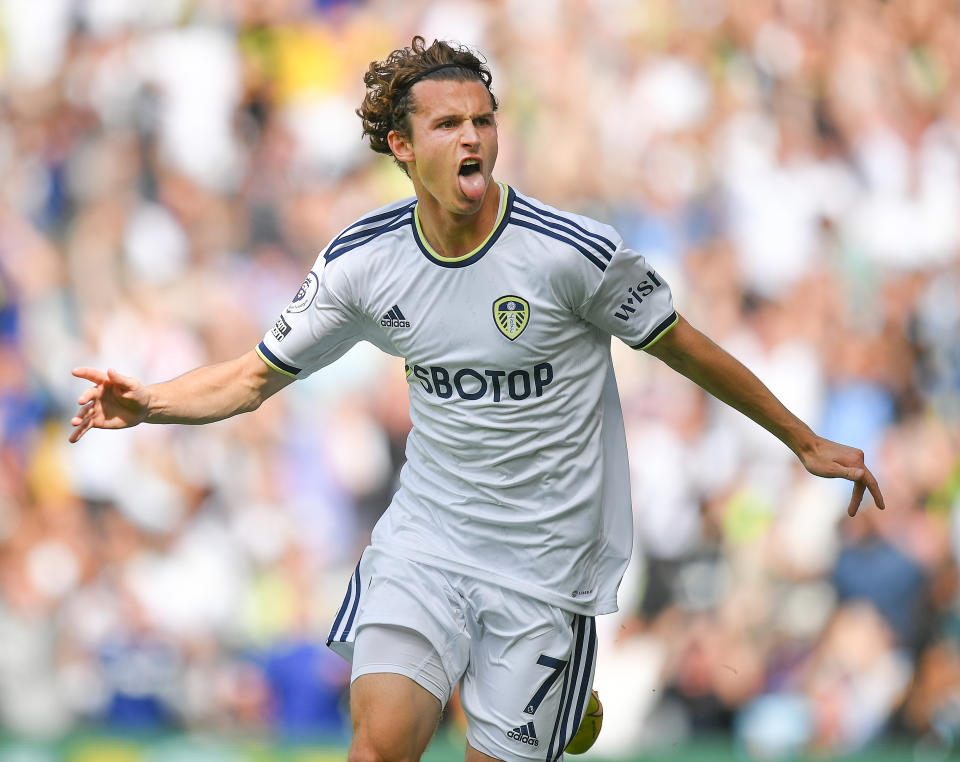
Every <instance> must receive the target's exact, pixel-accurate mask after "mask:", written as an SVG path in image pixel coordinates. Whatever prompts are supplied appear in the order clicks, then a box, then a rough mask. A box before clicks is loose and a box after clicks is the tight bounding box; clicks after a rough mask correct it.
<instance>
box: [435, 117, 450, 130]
mask: <svg viewBox="0 0 960 762" xmlns="http://www.w3.org/2000/svg"><path fill="white" fill-rule="evenodd" d="M438 126H439V127H440V128H441V129H444V130H449V129H450V128H451V127H453V126H454V121H453V120H452V119H445V120H444V121H442V122H440V124H439V125H438Z"/></svg>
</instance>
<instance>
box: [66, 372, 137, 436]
mask: <svg viewBox="0 0 960 762" xmlns="http://www.w3.org/2000/svg"><path fill="white" fill-rule="evenodd" d="M73 375H75V376H76V377H77V378H85V379H87V380H88V381H92V382H93V384H94V386H91V387H89V388H88V389H87V390H86V391H84V393H83V394H81V395H80V396H79V397H78V398H77V404H78V405H80V410H78V411H77V414H76V415H75V416H74V417H73V418H72V419H71V421H70V423H71V424H72V425H73V427H74V429H73V433H71V434H70V441H71V442H76V441H77V440H78V439H80V437H82V436H83V435H84V434H86V433H87V431H88V430H89V429H125V428H128V427H130V426H136V425H137V424H138V423H141V422H142V421H143V420H144V419H145V418H146V417H147V413H148V412H149V410H150V406H149V394H148V393H147V389H146V387H145V386H144V385H143V384H141V383H140V382H139V381H138V380H137V379H135V378H131V377H130V376H123V375H121V374H120V373H118V372H117V371H116V370H114V369H113V368H110V369H108V370H107V371H106V372H104V371H102V370H97V369H96V368H74V369H73Z"/></svg>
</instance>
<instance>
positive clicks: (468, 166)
mask: <svg viewBox="0 0 960 762" xmlns="http://www.w3.org/2000/svg"><path fill="white" fill-rule="evenodd" d="M479 171H480V162H479V160H477V159H467V160H465V161H464V162H463V164H461V165H460V172H459V174H460V176H461V177H469V176H470V175H475V174H476V173H477V172H479Z"/></svg>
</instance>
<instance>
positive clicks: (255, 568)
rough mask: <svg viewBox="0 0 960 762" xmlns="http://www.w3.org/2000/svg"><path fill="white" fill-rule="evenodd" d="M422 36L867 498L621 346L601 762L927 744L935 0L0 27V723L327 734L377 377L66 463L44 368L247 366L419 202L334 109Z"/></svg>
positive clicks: (950, 641) (566, 192) (67, 5)
mask: <svg viewBox="0 0 960 762" xmlns="http://www.w3.org/2000/svg"><path fill="white" fill-rule="evenodd" d="M415 32H422V33H424V34H427V35H428V36H433V35H437V36H443V37H450V38H455V39H460V40H462V41H463V42H465V43H468V44H471V45H474V46H476V47H478V48H479V49H481V50H483V51H485V52H486V53H488V54H489V56H490V58H491V64H492V68H493V72H494V77H495V81H494V86H495V90H496V92H497V93H498V95H499V96H500V98H501V102H502V108H501V110H500V113H499V114H498V120H499V125H500V133H501V152H500V164H499V171H500V177H501V178H502V179H503V180H506V181H508V182H511V183H515V184H516V185H517V186H518V187H520V188H521V189H522V190H524V191H525V192H529V193H533V194H534V195H538V196H540V197H542V198H543V199H544V200H545V201H549V202H550V203H553V204H556V205H558V206H562V207H567V208H571V209H579V210H582V211H583V212H584V213H587V214H591V215H594V216H598V217H601V218H603V219H605V220H607V221H609V222H611V223H612V224H615V225H616V226H617V227H618V228H619V229H620V230H621V232H622V233H623V235H624V237H625V238H626V240H627V241H628V243H630V244H631V245H633V246H635V247H637V248H639V249H642V250H644V251H645V252H646V253H647V255H648V256H650V257H651V258H652V259H654V260H655V261H656V262H657V266H658V268H660V269H661V270H663V271H664V272H665V273H667V275H668V276H669V278H670V281H671V284H672V286H673V287H674V291H675V293H676V294H677V300H678V306H679V308H680V309H681V310H682V311H683V312H684V313H685V314H687V315H688V316H689V317H690V318H691V320H692V322H694V323H695V324H697V325H700V326H702V327H704V328H705V329H706V330H707V332H708V333H710V335H711V336H713V337H714V338H715V339H716V340H717V341H718V342H721V343H723V344H724V345H725V346H726V347H727V348H728V349H730V350H731V351H732V352H734V353H735V354H736V355H737V356H739V357H740V358H741V359H743V360H744V361H745V362H746V363H747V364H748V365H749V366H750V367H751V368H753V369H754V370H755V371H756V372H757V373H758V375H759V376H760V377H761V379H762V380H764V382H765V383H767V384H768V385H769V386H770V387H771V388H772V390H773V391H774V392H775V393H776V394H777V395H778V396H780V397H781V398H782V399H783V400H784V401H785V402H786V403H787V404H788V405H789V406H790V407H791V408H793V409H794V410H796V411H797V412H798V413H799V414H800V415H801V417H803V418H804V419H805V420H806V421H807V422H809V423H810V424H811V425H813V426H814V427H815V428H817V429H818V430H820V431H821V432H822V433H824V434H825V435H827V436H830V437H832V438H835V439H839V440H843V441H847V442H851V443H854V444H856V446H858V447H860V448H862V449H863V450H865V451H866V453H867V460H868V462H870V463H871V464H872V465H873V466H874V468H875V470H876V472H877V473H878V476H879V477H880V482H881V484H882V485H883V487H884V489H885V493H886V496H887V501H888V505H889V506H890V507H889V509H888V510H887V512H886V513H885V514H878V513H875V512H873V511H871V510H869V509H868V510H865V512H864V513H863V515H861V516H858V517H857V519H856V520H855V521H853V522H848V521H847V520H846V519H845V517H844V507H845V505H846V499H847V495H846V494H844V493H843V491H842V490H839V491H838V489H837V488H836V487H837V485H834V484H830V483H818V482H814V481H812V480H811V479H810V478H808V477H807V476H806V475H805V474H804V473H803V472H802V471H800V470H799V468H798V467H797V466H796V464H795V462H794V460H793V458H792V456H791V454H790V453H789V452H787V451H786V450H785V449H783V448H780V447H779V445H777V444H776V442H774V441H773V440H772V439H771V438H770V437H769V435H767V434H766V433H765V432H762V431H760V430H759V429H758V428H757V427H755V426H754V425H753V424H751V423H750V422H748V421H746V420H744V419H743V418H742V417H740V416H738V415H736V414H733V413H731V412H730V411H728V410H726V409H723V408H722V407H720V406H718V405H716V404H714V402H713V401H712V400H709V399H707V398H705V397H704V396H703V395H702V393H701V392H700V391H699V390H697V389H695V388H693V387H691V386H689V385H687V384H685V383H682V382H681V381H680V380H678V378H677V377H676V375H675V374H673V373H672V372H670V371H668V370H666V369H665V368H663V367H660V366H658V365H656V364H655V363H652V362H651V361H650V360H648V359H646V358H645V357H643V356H640V355H638V354H637V353H632V352H630V351H628V350H625V349H623V348H621V347H615V348H614V353H615V360H616V363H617V366H618V376H619V379H620V388H621V395H622V398H623V407H624V411H625V415H626V419H627V425H628V432H627V434H628V441H629V442H630V452H631V458H632V470H633V489H634V496H635V511H636V528H637V534H636V545H637V560H636V563H635V564H634V565H633V566H632V567H631V570H630V571H629V573H628V576H627V578H626V579H625V581H624V586H623V591H622V601H621V603H622V608H623V609H624V610H623V611H622V612H621V613H620V614H618V615H616V617H612V618H611V622H612V624H610V626H609V627H607V626H604V628H603V629H602V632H605V633H607V636H606V641H607V642H606V643H605V644H604V645H603V647H602V648H601V651H600V658H601V663H600V666H599V672H598V674H599V676H600V677H599V678H598V680H603V679H604V676H605V675H611V674H613V675H616V674H617V670H621V671H623V670H627V671H629V673H630V674H632V675H635V676H636V683H635V684H634V683H630V684H629V685H626V686H623V685H614V683H616V682H617V681H616V679H615V678H614V679H610V678H608V682H607V684H604V683H603V682H600V683H599V684H598V687H599V689H600V690H601V692H604V691H606V693H604V695H605V697H607V696H609V697H610V698H613V697H616V698H615V699H614V700H613V701H611V700H610V698H605V701H606V710H607V712H606V714H607V717H606V722H605V731H604V735H603V736H601V741H600V744H599V745H598V751H599V752H602V753H609V754H615V753H629V752H630V751H635V750H636V749H637V748H639V747H644V746H647V747H655V746H658V745H664V744H665V745H668V746H669V745H670V744H672V743H675V742H678V741H680V740H682V739H683V738H684V737H685V736H686V735H688V734H690V733H692V732H697V731H701V730H705V729H710V730H721V731H728V732H734V733H735V734H736V737H737V743H738V744H739V746H740V748H741V750H742V751H743V753H744V754H745V755H747V756H748V757H753V758H757V759H761V758H762V759H786V758H789V757H790V756H791V755H795V754H799V753H801V752H802V751H803V750H808V751H816V752H817V753H823V754H831V753H839V752H846V751H851V750H854V749H857V748H859V747H861V746H863V745H864V744H866V743H869V742H870V741H872V740H874V739H876V738H877V737H878V736H880V735H881V734H882V733H884V732H892V731H893V730H900V731H901V732H906V733H909V734H911V737H913V738H916V739H918V743H919V744H927V745H928V746H930V745H932V746H933V747H935V748H938V749H946V753H950V750H951V744H952V745H953V746H952V748H953V750H954V751H955V749H956V748H957V743H958V741H957V739H958V738H960V710H958V706H960V696H958V693H957V689H956V686H957V685H958V684H960V678H958V677H957V674H958V669H960V667H958V664H960V657H958V654H960V624H958V623H960V592H958V590H960V585H958V582H957V577H958V572H957V569H958V561H960V439H958V436H957V432H958V430H960V429H958V423H960V306H958V305H960V256H958V252H960V223H958V219H960V217H958V215H957V213H956V211H957V209H958V204H960V97H958V95H957V93H958V92H960V91H958V89H957V84H958V82H960V52H958V51H960V16H958V14H957V13H956V7H955V4H954V3H953V2H952V0H924V1H923V2H908V1H907V0H887V1H886V2H883V1H882V0H849V2H844V3H831V2H829V1H828V0H801V1H799V2H785V1H783V0H757V1H756V2H749V3H738V2H732V1H731V0H650V1H649V2H631V1H628V0H620V1H618V2H599V1H598V0H587V1H585V2H576V3H573V2H571V3H559V2H554V1H552V0H536V2H530V1H529V0H524V1H523V2H521V1H519V0H491V2H484V3H480V2H457V3H451V2H442V1H439V0H415V2H409V3H390V2H387V0H367V1H366V2H361V1H359V0H352V1H351V0H314V1H313V2H311V0H271V2H256V1H254V0H243V1H242V2H233V3H224V2H220V1H219V0H199V1H198V2H187V1H186V0H163V2H147V0H140V1H139V2H132V1H131V2H110V1H109V0H45V1H44V2H35V3H25V2H19V0H0V436H2V439H0V642H2V643H3V644H4V647H3V648H2V649H0V724H2V726H3V729H5V730H7V731H10V732H13V733H17V734H29V735H34V736H39V737H54V736H57V735H59V734H61V733H64V732H67V731H69V730H71V729H76V728H79V727H81V726H85V725H89V724H94V725H96V724H100V725H102V726H104V727H107V728H111V729H114V730H134V729H135V730H144V729H169V728H186V729H190V730H196V731H201V732H202V731H211V730H216V731H222V732H235V731H237V730H244V731H250V730H253V731H255V732H262V731H267V732H269V731H273V732H276V733H279V734H282V735H284V736H287V737H291V736H295V737H314V736H316V735H318V734H321V735H322V734H328V733H329V734H333V735H334V736H336V734H338V733H341V732H342V731H343V728H344V714H343V712H344V704H343V701H342V693H343V691H344V688H345V682H346V679H347V673H346V672H345V667H344V665H343V664H342V663H340V662H339V661H338V660H337V659H335V658H331V657H330V656H329V655H328V654H327V652H326V651H325V649H323V647H322V641H323V640H324V638H325V635H326V631H327V629H328V627H329V624H330V621H331V619H332V615H333V613H335V610H336V607H337V606H338V605H339V602H340V597H341V594H342V589H343V581H344V580H345V579H346V576H347V574H348V570H349V569H350V568H352V566H353V564H354V563H355V560H356V557H357V555H358V553H359V549H360V548H361V547H362V546H363V545H364V543H365V542H366V539H367V537H368V534H369V531H370V529H371V527H372V525H373V523H374V522H375V521H376V519H377V518H378V516H379V513H380V511H382V510H383V507H384V506H385V504H386V502H387V499H388V496H389V495H390V493H391V492H392V490H393V489H394V487H395V481H396V476H397V473H398V470H399V468H400V466H401V464H402V460H403V447H404V443H405V439H406V434H407V431H408V430H409V426H410V421H409V417H408V414H407V409H406V386H405V381H404V378H403V374H402V371H401V364H400V363H399V362H398V361H396V360H395V359H392V358H384V357H382V356H380V355H379V354H378V353H377V352H376V351H374V350H372V349H370V348H369V347H359V348H357V349H356V350H355V351H353V352H351V353H350V354H349V355H348V356H347V357H345V358H344V359H342V360H341V361H340V362H338V363H337V364H336V365H335V366H333V367H332V368H329V369H327V370H325V371H324V372H322V373H320V374H318V375H317V376H316V377H313V378H311V379H309V380H306V381H301V382H300V383H298V384H297V385H295V386H294V387H293V388H291V389H289V390H287V391H286V392H285V393H284V394H283V395H280V396H279V397H278V398H276V399H273V400H271V401H270V402H268V403H267V404H266V405H264V407H263V408H262V409H261V410H260V411H258V413H257V414H256V415H254V416H246V417H243V418H241V419H235V420H230V421H225V422H222V423H220V424H217V425H214V426H210V427H202V428H196V429H190V428H177V429H166V428H158V427H141V428H138V429H136V430H133V431H130V432H124V433H120V434H114V435H110V436H96V435H93V436H90V437H88V438H85V439H84V440H83V443H82V444H81V445H79V446H77V447H73V448H68V447H67V446H66V445H65V439H66V427H67V423H66V422H67V419H68V418H69V415H70V412H71V411H72V409H73V401H74V400H75V398H76V396H77V394H78V392H79V389H78V388H77V385H76V384H75V383H74V382H72V381H71V379H70V376H69V369H70V367H72V366H73V365H77V364H81V363H82V364H94V365H110V366H116V367H119V368H120V369H121V370H127V371H129V372H131V373H133V374H136V375H138V376H140V377H142V378H144V379H146V380H158V379H160V378H165V377H169V376H172V375H175V374H178V373H180V372H182V371H185V370H187V369H189V368H190V367H193V366H195V365H198V364H200V363H205V362H213V361H217V360H220V359H224V358H227V357H230V356H233V355H236V354H238V353H240V352H243V351H245V350H247V349H249V347H251V346H252V345H253V344H255V343H256V341H257V340H258V338H259V336H260V334H261V332H262V331H263V330H265V329H266V328H267V327H268V326H269V325H270V324H271V323H272V322H273V320H274V317H275V314H276V313H277V311H278V310H280V309H282V306H283V305H284V303H285V302H286V301H287V300H288V299H289V298H290V296H292V294H293V293H294V292H295V291H296V289H297V287H298V285H299V283H300V281H301V279H302V277H303V272H304V271H305V270H306V269H307V268H308V267H309V265H310V264H311V263H312V261H313V259H314V257H315V256H316V252H317V251H319V250H320V249H321V248H322V247H323V246H324V245H325V243H326V242H327V240H329V238H331V237H332V236H333V235H335V234H336V233H337V231H338V230H340V229H341V228H342V227H343V226H344V225H346V224H349V223H350V222H351V221H352V220H353V219H355V217H356V215H357V214H359V213H361V212H363V211H366V210H368V209H370V208H372V207H374V206H377V205H379V204H382V203H386V202H388V201H391V200H394V199H396V198H399V197H401V196H404V195H409V194H410V188H409V186H408V184H407V182H406V180H405V179H404V177H403V175H402V173H400V172H397V171H396V169H395V168H394V167H392V165H391V163H390V162H389V161H388V160H386V159H383V158H380V157H376V156H374V155H373V154H372V153H371V152H370V151H368V150H367V149H366V148H365V145H364V143H363V141H362V140H361V139H360V134H359V132H360V130H359V122H358V120H357V119H356V117H355V115H354V114H353V109H354V108H355V107H356V104H357V103H358V102H359V100H360V98H361V95H362V81H361V75H362V73H363V71H364V70H365V68H366V66H367V64H368V62H369V61H371V60H372V59H374V58H375V57H378V56H381V55H383V54H384V53H385V52H387V51H389V50H390V49H391V48H393V47H396V46H400V45H405V44H408V43H409V39H410V37H411V36H412V34H413V33H415ZM585 168H589V171H586V170H585ZM911 677H912V678H913V682H912V684H911V683H910V680H911ZM621 682H622V681H621ZM628 688H629V690H628ZM918 748H920V747H918ZM924 748H926V747H924Z"/></svg>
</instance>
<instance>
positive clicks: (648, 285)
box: [613, 270, 663, 321]
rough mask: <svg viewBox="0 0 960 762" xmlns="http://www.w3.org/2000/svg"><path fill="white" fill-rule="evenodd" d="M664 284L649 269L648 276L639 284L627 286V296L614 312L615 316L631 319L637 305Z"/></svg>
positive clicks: (621, 318)
mask: <svg viewBox="0 0 960 762" xmlns="http://www.w3.org/2000/svg"><path fill="white" fill-rule="evenodd" d="M662 285H663V283H661V282H660V279H659V278H658V277H657V274H656V273H655V272H654V271H653V270H647V277H646V278H644V279H643V280H641V281H640V282H639V283H638V284H637V285H635V286H630V287H628V288H627V298H626V300H625V301H624V302H623V304H621V305H620V309H618V310H617V311H616V312H614V313H613V316H614V317H615V318H620V320H624V321H626V320H629V319H630V318H632V317H633V313H635V312H636V311H637V307H639V306H640V305H641V303H642V302H643V300H644V298H645V297H648V296H650V294H652V293H653V292H654V291H655V290H656V289H657V288H658V287H660V286H662Z"/></svg>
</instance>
